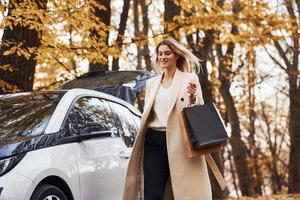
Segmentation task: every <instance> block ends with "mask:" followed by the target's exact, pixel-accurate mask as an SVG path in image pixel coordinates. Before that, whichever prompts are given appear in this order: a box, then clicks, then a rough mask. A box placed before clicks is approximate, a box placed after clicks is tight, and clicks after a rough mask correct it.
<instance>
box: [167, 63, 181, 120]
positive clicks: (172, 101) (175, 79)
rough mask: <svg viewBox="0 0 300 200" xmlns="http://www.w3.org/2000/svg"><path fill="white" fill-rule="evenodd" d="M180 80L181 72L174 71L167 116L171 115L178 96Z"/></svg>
mask: <svg viewBox="0 0 300 200" xmlns="http://www.w3.org/2000/svg"><path fill="white" fill-rule="evenodd" d="M181 78H182V72H181V71H180V70H178V69H176V72H175V74H174V77H173V81H172V90H171V96H170V102H169V107H168V113H167V114H168V116H169V114H170V113H171V111H172V109H173V107H174V105H175V103H176V99H177V97H178V94H179V90H180V86H181Z"/></svg>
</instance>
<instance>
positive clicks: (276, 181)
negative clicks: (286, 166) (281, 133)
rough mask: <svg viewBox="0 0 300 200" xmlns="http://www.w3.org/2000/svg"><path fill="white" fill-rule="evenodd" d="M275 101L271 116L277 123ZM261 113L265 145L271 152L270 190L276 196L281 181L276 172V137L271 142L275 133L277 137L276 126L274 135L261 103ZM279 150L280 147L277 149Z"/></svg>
mask: <svg viewBox="0 0 300 200" xmlns="http://www.w3.org/2000/svg"><path fill="white" fill-rule="evenodd" d="M277 106H278V105H277V101H276V110H275V116H272V118H273V117H274V121H275V122H277V116H278V114H277ZM261 111H262V118H263V121H264V122H265V124H266V127H267V137H268V138H267V143H268V146H269V149H270V152H271V156H272V160H271V163H270V164H269V168H270V173H271V183H272V190H273V193H274V194H276V193H278V192H280V191H281V190H282V181H281V177H280V175H279V172H278V167H277V163H278V160H279V159H278V154H277V137H275V141H274V144H273V142H272V140H271V138H272V136H273V134H274V133H275V134H276V135H277V132H276V129H277V128H276V125H275V129H274V133H272V132H271V127H270V123H271V122H270V119H269V117H268V115H267V112H266V111H265V106H264V104H263V103H261ZM279 148H280V147H279Z"/></svg>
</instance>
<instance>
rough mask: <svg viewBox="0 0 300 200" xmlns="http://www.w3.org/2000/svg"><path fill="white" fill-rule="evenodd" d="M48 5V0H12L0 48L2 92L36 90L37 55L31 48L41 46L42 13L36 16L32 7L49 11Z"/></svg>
mask: <svg viewBox="0 0 300 200" xmlns="http://www.w3.org/2000/svg"><path fill="white" fill-rule="evenodd" d="M46 4H47V0H42V1H38V0H34V1H32V2H30V1H28V2H27V1H23V0H12V1H10V2H9V6H8V14H7V17H6V20H5V21H4V23H3V24H5V28H4V33H3V36H2V43H1V49H0V66H1V67H0V78H1V80H0V94H4V93H11V92H21V91H31V90H32V86H33V80H34V72H35V66H36V55H35V54H31V53H30V51H29V49H30V48H38V47H39V46H40V45H41V35H40V34H41V31H40V30H39V29H38V27H35V26H36V24H37V23H40V18H39V17H40V16H39V15H38V16H36V17H34V14H36V13H34V12H33V13H30V9H33V10H38V9H41V10H45V9H46ZM34 27H35V28H34Z"/></svg>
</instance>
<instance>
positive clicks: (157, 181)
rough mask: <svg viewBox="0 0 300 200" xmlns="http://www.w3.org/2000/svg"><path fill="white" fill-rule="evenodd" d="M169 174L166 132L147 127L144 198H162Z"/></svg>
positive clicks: (148, 199)
mask: <svg viewBox="0 0 300 200" xmlns="http://www.w3.org/2000/svg"><path fill="white" fill-rule="evenodd" d="M169 176H170V170H169V161H168V153H167V144H166V132H162V131H156V130H153V129H148V131H147V133H146V136H145V144H144V198H145V200H163V197H164V192H165V186H166V183H167V181H168V178H169Z"/></svg>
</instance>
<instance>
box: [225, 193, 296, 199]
mask: <svg viewBox="0 0 300 200" xmlns="http://www.w3.org/2000/svg"><path fill="white" fill-rule="evenodd" d="M227 200H237V198H229V199H227ZM239 200H300V194H281V195H272V196H264V197H261V196H258V197H240V198H239Z"/></svg>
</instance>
